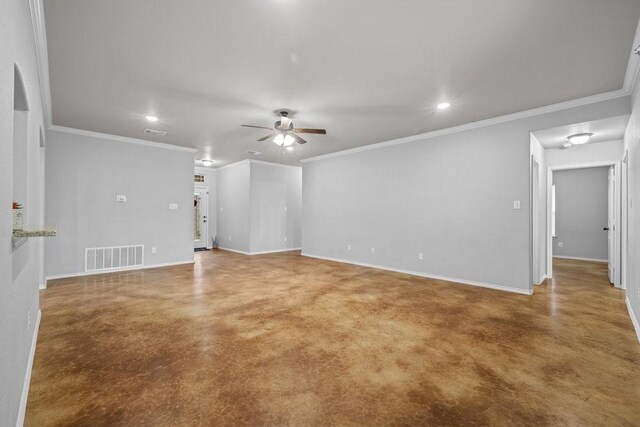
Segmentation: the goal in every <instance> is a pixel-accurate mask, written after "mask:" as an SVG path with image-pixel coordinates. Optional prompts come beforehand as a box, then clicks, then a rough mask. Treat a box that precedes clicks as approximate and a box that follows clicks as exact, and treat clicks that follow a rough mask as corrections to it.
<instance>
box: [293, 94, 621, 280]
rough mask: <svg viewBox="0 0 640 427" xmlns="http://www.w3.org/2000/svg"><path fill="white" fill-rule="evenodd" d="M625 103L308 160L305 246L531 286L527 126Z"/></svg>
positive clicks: (599, 114) (593, 114)
mask: <svg viewBox="0 0 640 427" xmlns="http://www.w3.org/2000/svg"><path fill="white" fill-rule="evenodd" d="M629 109H630V104H629V97H624V98H618V99H614V100H610V101H604V102H599V103H594V104H589V105H584V106H579V107H575V108H570V109H566V110H562V111H558V112H551V113H546V114H541V115H537V116H534V117H528V118H524V119H519V120H514V121H510V122H506V123H501V124H497V125H492V126H484V127H480V128H477V129H472V130H467V131H461V132H458V133H452V134H447V135H439V134H436V136H433V137H429V136H426V137H425V139H424V140H420V141H415V142H408V143H402V144H398V145H391V146H386V147H382V148H374V149H372V150H368V151H355V152H353V151H352V152H349V153H347V154H345V155H336V156H324V157H322V158H320V159H317V160H314V161H310V162H309V161H306V162H304V163H303V195H304V196H303V214H302V215H303V244H302V246H303V253H304V254H307V255H311V256H319V257H326V258H333V259H339V260H344V261H347V262H357V263H364V264H371V265H377V266H380V267H384V268H392V269H401V270H406V271H413V272H416V273H419V274H427V275H436V276H443V277H449V278H452V279H457V280H464V281H467V282H476V283H480V284H489V285H492V286H495V287H503V288H507V289H509V290H514V291H518V292H529V291H530V289H531V285H530V283H531V281H532V278H531V277H530V259H531V253H530V250H531V243H530V242H531V239H530V202H529V200H530V176H529V174H530V172H529V171H530V143H531V141H530V132H531V131H532V130H535V129H546V128H550V127H555V126H561V125H567V124H571V123H579V122H584V121H589V120H595V119H598V118H603V117H612V116H616V115H623V114H628V113H629ZM515 200H520V201H521V209H520V210H514V209H513V202H514V201H515ZM349 244H350V245H351V246H352V250H351V251H349V250H347V245H349ZM371 248H375V253H374V254H372V253H371ZM418 252H422V253H423V254H424V260H423V261H420V260H418V257H417V254H418Z"/></svg>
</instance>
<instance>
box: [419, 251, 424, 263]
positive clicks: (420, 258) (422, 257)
mask: <svg viewBox="0 0 640 427" xmlns="http://www.w3.org/2000/svg"><path fill="white" fill-rule="evenodd" d="M418 259H419V260H420V261H422V260H423V259H424V254H423V253H422V252H419V253H418Z"/></svg>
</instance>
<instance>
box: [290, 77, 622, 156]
mask: <svg viewBox="0 0 640 427" xmlns="http://www.w3.org/2000/svg"><path fill="white" fill-rule="evenodd" d="M628 95H630V92H628V91H626V90H624V89H619V90H615V91H612V92H605V93H601V94H597V95H592V96H587V97H584V98H578V99H574V100H571V101H565V102H560V103H558V104H552V105H547V106H545V107H539V108H533V109H531V110H525V111H520V112H517V113H511V114H507V115H504V116H499V117H493V118H491V119H486V120H480V121H477V122H471V123H465V124H463V125H459V126H453V127H450V128H445V129H439V130H434V131H431V132H425V133H420V134H417V135H411V136H407V137H404V138H398V139H392V140H389V141H384V142H378V143H375V144H369V145H363V146H361V147H355V148H349V149H346V150H341V151H336V152H333V153H327V154H322V155H320V156H315V157H307V158H306V159H302V160H300V162H301V163H308V162H315V161H318V160H324V159H330V158H332V157H339V156H346V155H348V154H354V153H359V152H362V151H369V150H377V149H379V148H385V147H391V146H394V145H400V144H406V143H409V142H415V141H422V140H425V139H431V138H436V137H439V136H444V135H450V134H453V133H459V132H465V131H469V130H473V129H479V128H482V127H486V126H493V125H498V124H501V123H507V122H512V121H514V120H520V119H526V118H529V117H534V116H539V115H542V114H548V113H554V112H557V111H562V110H568V109H571V108H576V107H581V106H584V105H589V104H595V103H598V102H603V101H610V100H612V99H618V98H623V97H625V96H628Z"/></svg>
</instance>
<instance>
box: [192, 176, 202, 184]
mask: <svg viewBox="0 0 640 427" xmlns="http://www.w3.org/2000/svg"><path fill="white" fill-rule="evenodd" d="M193 181H194V182H204V175H194V176H193Z"/></svg>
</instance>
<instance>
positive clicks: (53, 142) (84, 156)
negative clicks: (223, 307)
mask: <svg viewBox="0 0 640 427" xmlns="http://www.w3.org/2000/svg"><path fill="white" fill-rule="evenodd" d="M47 136H48V151H47V161H46V179H47V190H46V216H47V221H48V222H50V223H51V224H53V225H56V226H57V228H58V236H57V237H56V238H54V239H48V240H47V241H46V244H45V255H46V257H45V261H46V262H45V274H46V275H47V277H49V278H55V277H60V276H68V275H75V274H80V273H84V272H85V259H84V257H85V249H86V248H95V247H111V246H126V245H144V265H145V266H149V265H164V264H174V263H182V262H189V261H192V260H193V171H194V166H193V154H192V153H190V152H186V151H176V150H172V149H167V148H159V147H152V146H147V145H141V144H134V143H129V142H121V141H117V140H111V139H104V138H98V137H93V136H85V135H76V134H70V133H65V132H58V131H49V132H48V133H47ZM117 195H124V196H126V202H125V203H121V202H116V196H117ZM170 204H177V205H178V209H175V210H174V209H170V208H169V205H170ZM153 247H155V248H157V252H156V253H152V248H153Z"/></svg>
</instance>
